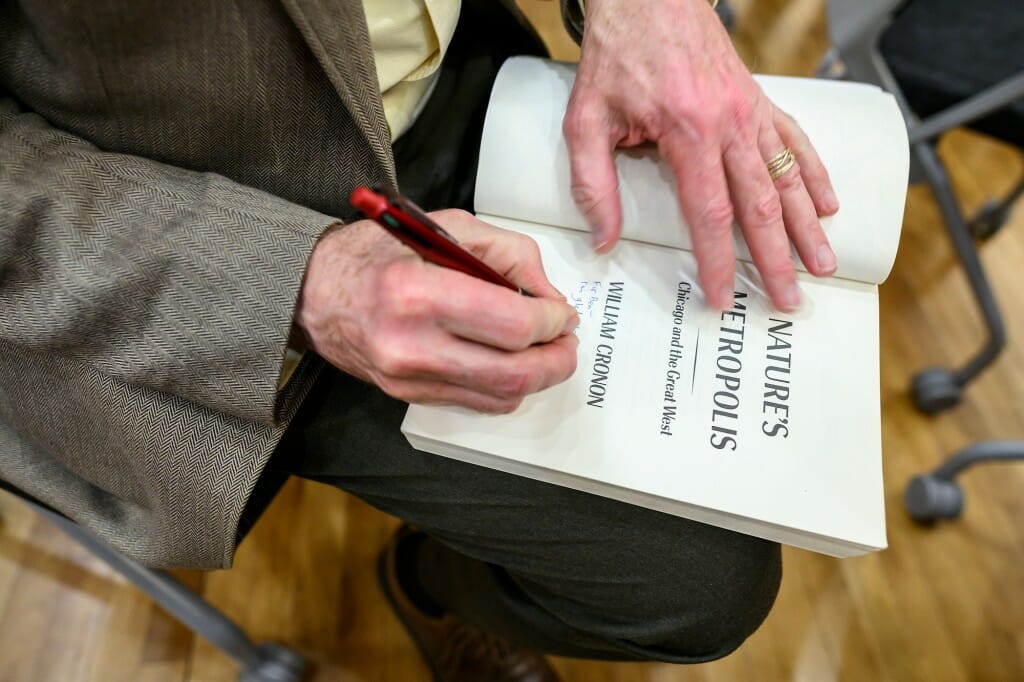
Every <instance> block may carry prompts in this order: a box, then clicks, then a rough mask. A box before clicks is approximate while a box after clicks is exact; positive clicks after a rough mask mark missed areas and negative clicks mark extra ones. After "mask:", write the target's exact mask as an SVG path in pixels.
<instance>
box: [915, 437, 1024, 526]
mask: <svg viewBox="0 0 1024 682" xmlns="http://www.w3.org/2000/svg"><path fill="white" fill-rule="evenodd" d="M1016 459H1019V460H1024V441H988V442H985V443H975V444H974V445H971V446H970V447H967V448H964V449H963V450H961V451H959V452H958V453H956V454H955V455H953V456H952V457H950V458H949V459H947V460H946V461H945V462H944V463H943V464H942V466H940V467H939V468H937V469H935V470H934V471H931V472H929V473H927V474H921V475H920V476H915V477H914V478H913V479H911V481H910V483H908V484H907V487H906V490H905V491H904V493H903V502H904V505H905V506H906V508H907V513H908V514H910V516H911V518H913V519H914V520H915V521H917V522H918V523H920V524H923V525H930V524H932V523H934V522H936V521H938V520H940V519H955V518H957V517H958V516H960V513H961V512H962V511H963V506H964V495H963V490H961V488H960V486H959V485H958V484H957V482H956V477H957V475H958V474H960V472H962V471H964V470H965V469H968V468H970V467H972V466H974V465H976V464H981V463H985V462H998V461H1006V460H1016Z"/></svg>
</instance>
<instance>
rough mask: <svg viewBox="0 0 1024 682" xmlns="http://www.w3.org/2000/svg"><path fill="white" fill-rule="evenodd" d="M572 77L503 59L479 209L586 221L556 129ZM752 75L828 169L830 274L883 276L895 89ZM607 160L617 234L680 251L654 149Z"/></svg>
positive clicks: (895, 209)
mask: <svg viewBox="0 0 1024 682" xmlns="http://www.w3.org/2000/svg"><path fill="white" fill-rule="evenodd" d="M574 77H575V67H574V66H573V65H571V64H562V63H557V62H550V61H545V60H541V59H538V58H534V57H516V58H513V59H510V60H508V61H507V62H506V63H505V65H504V66H503V67H502V69H501V72H500V73H499V75H498V79H497V81H496V82H495V85H494V90H493V91H492V93H491V101H490V105H489V108H488V111H487V121H486V124H485V126H484V134H483V141H482V145H481V150H480V166H479V171H478V174H477V186H476V210H477V211H478V212H479V213H487V214H492V215H500V216H505V217H510V218H515V219H519V220H527V221H531V222H535V223H540V224H544V225H557V226H560V227H568V228H572V229H576V230H587V225H586V222H585V220H584V219H583V217H582V216H581V215H580V213H579V211H577V209H576V207H575V205H574V204H573V201H572V195H571V192H570V177H569V156H568V151H567V149H566V146H565V141H564V139H563V138H562V117H563V115H564V113H565V107H566V104H567V102H568V98H569V92H570V89H571V87H572V81H573V78H574ZM758 82H759V83H760V84H761V86H762V88H763V89H764V91H765V93H766V94H767V95H768V97H769V98H771V99H772V100H773V101H774V102H775V103H776V104H777V105H778V106H779V107H780V108H781V109H782V110H783V111H786V112H787V113H789V114H790V115H791V116H793V117H794V118H795V119H796V120H797V122H798V123H799V124H800V125H801V127H802V128H803V129H804V131H805V132H806V133H807V135H808V137H809V138H810V139H811V141H812V143H813V144H814V145H815V148H816V149H817V151H818V153H819V155H820V156H821V158H822V160H823V162H824V163H825V166H826V168H827V169H828V171H829V173H830V176H831V179H832V184H833V186H834V188H835V190H836V195H837V197H838V198H839V203H840V211H839V213H838V214H837V215H836V216H833V217H830V218H826V219H824V220H823V226H824V228H825V231H826V233H827V234H828V237H829V240H830V241H831V243H832V247H833V250H834V251H835V253H836V257H837V261H838V268H837V271H836V276H837V277H843V278H848V279H855V280H860V281H864V282H872V283H880V282H882V281H883V280H884V279H885V278H886V277H887V276H888V273H889V271H890V269H891V268H892V263H893V261H894V259H895V257H896V247H897V244H898V242H899V233H900V226H901V224H902V218H903V207H904V201H905V198H906V188H907V174H908V167H909V152H908V147H907V135H906V129H905V126H904V123H903V117H902V116H901V114H900V112H899V109H898V107H897V105H896V103H895V101H894V100H893V98H892V96H890V95H888V94H886V93H884V92H882V91H881V90H879V89H878V88H875V87H874V86H868V85H862V84H854V83H840V82H833V81H825V80H813V79H800V78H784V77H769V76H761V77H758ZM616 164H617V167H618V172H619V185H620V187H619V194H620V197H621V199H622V210H623V234H624V236H625V237H626V238H628V239H635V240H639V241H645V242H650V243H655V244H665V245H669V246H673V247H677V248H684V249H689V248H690V238H689V234H688V231H687V228H686V224H685V222H684V220H683V218H682V215H681V212H680V209H679V205H678V202H677V198H676V183H675V179H674V176H673V174H672V172H671V169H670V168H669V167H668V166H667V165H666V164H663V163H660V161H658V159H657V153H656V151H655V150H653V149H652V148H650V147H645V148H638V149H631V150H620V151H618V152H616ZM735 243H736V251H737V255H738V257H739V258H741V259H745V260H749V259H750V252H749V251H748V250H747V248H746V244H745V242H744V241H743V239H742V236H741V235H740V233H739V231H738V230H737V231H736V235H735ZM794 259H795V261H796V263H797V267H798V268H801V269H803V265H802V264H801V263H800V261H799V258H796V257H795V256H794ZM754 277H755V278H756V273H755V274H754Z"/></svg>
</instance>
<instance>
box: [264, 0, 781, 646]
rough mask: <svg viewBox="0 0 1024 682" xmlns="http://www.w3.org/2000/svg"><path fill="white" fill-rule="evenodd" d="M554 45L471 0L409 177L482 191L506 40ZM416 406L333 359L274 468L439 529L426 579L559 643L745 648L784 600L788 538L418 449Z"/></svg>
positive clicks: (455, 202)
mask: <svg viewBox="0 0 1024 682" xmlns="http://www.w3.org/2000/svg"><path fill="white" fill-rule="evenodd" d="M502 18H504V19H505V21H504V24H505V25H504V27H502V26H501V25H500V23H501V21H500V20H501V19H502ZM495 21H497V22H498V25H494V24H493V23H492V22H495ZM470 29H475V30H470ZM479 35H490V36H497V35H500V36H502V39H501V40H500V41H491V42H488V43H486V44H483V43H481V41H479V40H476V39H474V38H475V37H476V36H479ZM538 51H539V46H537V45H536V43H533V41H532V39H531V37H530V36H529V35H528V34H525V33H524V32H522V31H517V27H516V26H515V25H514V24H512V23H511V22H509V21H508V18H507V16H504V17H501V16H499V17H498V18H497V19H496V18H495V15H494V13H493V12H491V13H486V12H485V13H480V11H479V10H478V9H477V8H476V7H475V6H474V4H473V3H465V4H464V6H463V12H462V15H461V18H460V23H459V28H458V30H457V32H456V35H455V39H454V41H453V43H452V45H451V49H450V51H449V53H448V55H447V56H446V59H445V67H444V68H445V71H444V73H443V74H442V76H441V79H440V81H439V83H438V85H437V87H436V89H435V92H434V93H433V95H432V97H431V101H430V102H429V103H428V105H427V107H426V108H425V110H424V112H423V114H422V115H421V117H420V118H419V119H418V120H417V122H416V124H415V125H414V126H413V127H412V128H411V129H410V130H409V131H408V133H407V134H406V136H404V137H403V138H402V139H400V140H399V141H398V143H397V144H396V145H395V159H396V165H397V172H398V178H399V185H400V187H401V188H402V190H403V192H405V193H407V194H410V195H412V196H414V197H415V199H416V200H417V201H418V202H420V203H422V204H423V205H424V206H426V207H429V208H440V207H445V206H461V207H464V208H468V207H470V206H471V201H472V187H473V180H474V176H475V170H476V158H477V151H478V149H479V139H480V133H481V128H482V125H483V114H484V109H485V107H486V99H487V94H488V92H489V90H490V84H491V83H492V82H493V79H494V76H495V74H496V73H497V68H498V66H500V63H501V61H502V58H503V57H504V56H505V55H506V54H525V53H529V52H534V53H536V52H538ZM406 407H407V406H406V404H405V403H402V402H400V401H398V400H394V399H392V398H390V397H388V396H387V395H385V394H383V393H382V392H381V391H379V390H378V389H376V388H375V387H373V386H369V385H367V384H363V383H361V382H359V381H356V380H355V379H352V378H351V377H349V376H347V375H345V374H342V373H340V372H337V371H332V370H325V372H324V374H323V375H322V376H321V378H320V380H319V382H318V384H317V386H316V387H315V388H314V393H313V395H311V396H310V398H309V399H307V401H306V403H305V404H304V406H303V408H302V410H301V412H300V414H299V415H298V417H297V418H296V420H295V422H294V423H293V424H292V427H291V428H290V429H289V431H288V433H287V434H286V435H285V438H284V439H283V440H282V442H281V444H280V446H279V450H278V454H276V455H275V457H274V458H273V460H272V461H271V464H270V467H269V468H270V469H272V470H274V471H277V472H281V473H284V472H287V473H293V474H295V475H298V476H302V477H305V478H310V479H313V480H317V481H322V482H325V483H329V484H331V485H334V486H337V487H339V488H342V489H343V490H346V491H348V492H350V493H353V494H355V495H358V496H359V497H361V498H362V499H364V500H366V501H367V502H369V503H370V504H372V505H374V506H376V507H378V508H379V509H382V510H384V511H386V512H388V513H389V514H393V515H395V516H398V517H400V518H402V519H405V520H406V521H408V522H410V523H412V524H413V525H415V526H417V527H419V528H420V529H422V530H425V531H426V532H428V533H429V534H430V535H431V536H432V538H433V539H431V540H427V541H426V542H425V543H424V544H423V545H422V547H421V550H420V553H419V557H418V566H417V569H416V570H417V573H418V575H419V579H420V583H421V584H422V585H423V586H424V587H425V588H426V590H427V591H428V593H429V594H430V596H431V597H433V599H434V600H435V601H437V602H438V603H440V604H443V605H445V606H446V607H448V608H449V609H451V610H452V611H454V612H455V613H456V614H457V615H459V616H460V617H461V618H463V619H464V620H466V621H468V622H470V623H472V624H474V625H477V626H478V627H481V628H483V629H485V630H488V631H490V632H493V633H495V634H498V635H501V636H504V637H507V638H508V639H511V640H513V641H515V642H517V643H518V644H520V645H523V646H526V647H529V648H532V649H535V650H538V651H543V652H547V653H551V654H558V655H565V656H577V657H584V658H605V659H623V660H650V659H657V660H664V661H674V662H697V661H704V660H709V659H713V658H718V657H720V656H724V655H725V654H727V653H729V652H730V651H732V650H733V649H735V648H736V647H737V646H739V645H740V643H742V642H743V640H744V639H745V638H746V637H747V636H748V635H749V634H750V633H751V632H753V631H754V630H755V629H756V628H757V626H758V625H759V624H760V623H761V621H762V620H763V619H764V618H765V616H766V615H767V613H768V610H769V609H770V608H771V605H772V602H773V601H774V599H775V594H776V592H777V591H778V587H779V580H780V578H781V572H782V563H781V556H780V551H779V546H778V545H777V544H775V543H771V542H767V541H764V540H758V539H755V538H752V537H749V536H745V535H740V534H738V533H733V532H730V531H725V530H720V529H717V528H713V527H711V526H707V525H704V524H700V523H696V522H692V521H687V520H685V519H680V518H677V517H674V516H670V515H667V514H662V513H659V512H654V511H650V510H647V509H642V508H639V507H635V506H632V505H628V504H624V503H621V502H616V501H613V500H609V499H607V498H603V497H597V496H595V495H590V494H587V493H582V492H578V491H575V490H570V489H567V488H562V487H560V486H554V485H550V484H546V483H540V482H537V481H533V480H530V479H526V478H522V477H518V476H512V475H510V474H505V473H502V472H498V471H494V470H491V469H487V468H483V467H478V466H474V465H470V464H465V463H463V462H459V461H456V460H452V459H448V458H444V457H439V456H436V455H431V454H426V453H421V452H417V451H416V450H413V449H412V448H411V447H410V446H409V444H408V443H407V442H406V440H405V438H404V437H403V436H402V435H401V433H400V431H399V428H400V425H401V422H402V417H403V416H404V414H405V410H406Z"/></svg>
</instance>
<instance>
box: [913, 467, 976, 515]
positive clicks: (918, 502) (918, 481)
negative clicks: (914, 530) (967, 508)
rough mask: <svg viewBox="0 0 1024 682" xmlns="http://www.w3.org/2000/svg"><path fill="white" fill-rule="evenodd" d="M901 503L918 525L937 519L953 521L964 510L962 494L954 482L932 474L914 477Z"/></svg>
mask: <svg viewBox="0 0 1024 682" xmlns="http://www.w3.org/2000/svg"><path fill="white" fill-rule="evenodd" d="M903 503H904V505H906V507H907V513H908V514H910V517H911V518H912V519H914V520H915V521H917V522H918V523H920V524H930V523H934V522H935V521H938V520H939V519H955V518H956V517H958V516H960V512H961V511H963V508H964V493H963V491H962V490H960V486H959V485H957V483H956V481H949V480H945V479H941V478H937V477H936V476H935V475H933V474H923V475H921V476H915V477H914V478H913V479H911V481H910V483H908V484H907V489H906V490H905V491H904V492H903Z"/></svg>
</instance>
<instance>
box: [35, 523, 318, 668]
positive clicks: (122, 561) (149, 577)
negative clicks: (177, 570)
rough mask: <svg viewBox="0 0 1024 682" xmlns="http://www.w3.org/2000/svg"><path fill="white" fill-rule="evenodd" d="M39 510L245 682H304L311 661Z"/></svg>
mask: <svg viewBox="0 0 1024 682" xmlns="http://www.w3.org/2000/svg"><path fill="white" fill-rule="evenodd" d="M29 504H31V503H29ZM33 506H34V507H35V508H36V510H37V511H38V512H39V513H40V514H41V515H42V516H45V517H46V518H47V519H48V520H49V521H51V522H52V523H53V524H54V525H56V526H57V527H58V528H60V529H61V530H62V531H64V532H65V533H66V534H68V535H70V536H71V537H72V538H73V539H74V540H75V541H77V542H78V543H80V544H81V545H83V546H84V547H85V548H86V549H88V550H89V551H91V552H92V553H93V554H95V555H96V556H98V557H99V558H101V559H103V561H105V562H106V563H107V564H109V565H110V566H111V567H113V568H114V569H116V570H117V571H118V572H119V573H121V575H123V576H124V577H126V578H127V579H128V580H130V581H131V582H132V583H133V584H134V585H135V586H136V587H138V588H139V589H140V590H142V591H143V592H145V593H146V594H147V595H148V596H149V597H150V598H151V599H152V600H153V601H155V602H156V603H157V604H159V605H160V606H161V607H163V609H164V610H165V611H167V612H168V613H169V614H170V615H172V616H174V617H175V618H176V619H178V620H179V621H181V622H182V623H183V624H184V625H185V626H187V627H188V628H189V629H190V630H192V631H193V632H195V633H196V634H198V635H200V636H202V637H203V638H205V639H206V640H208V641H209V642H210V643H211V644H213V645H214V646H215V647H217V648H218V649H220V650H221V651H223V652H224V653H226V654H227V655H228V656H231V657H232V658H234V659H235V660H236V661H237V662H238V664H239V666H240V668H241V673H240V676H239V679H241V680H244V681H245V682H298V681H299V680H301V679H302V676H303V675H304V673H305V670H306V661H305V659H304V658H303V657H302V655H301V654H299V653H298V652H296V651H293V650H291V649H288V648H286V647H284V646H281V645H277V644H270V643H267V644H261V645H256V644H254V643H253V642H252V640H250V639H249V637H248V636H246V634H245V633H244V632H243V631H242V630H241V628H239V627H238V626H237V625H236V624H235V623H234V622H233V621H231V620H230V619H229V618H228V617H227V616H225V615H224V614H223V613H222V612H221V611H219V610H218V609H216V608H214V607H213V606H212V605H210V603H209V602H207V601H206V600H205V599H202V598H201V597H200V596H199V595H197V594H196V593H195V592H193V591H192V590H190V589H188V588H187V587H185V586H184V585H182V584H181V583H180V582H178V581H177V580H175V579H174V578H173V577H172V576H170V575H169V574H167V573H164V572H163V571H157V570H153V569H149V568H146V567H144V566H141V565H140V564H137V563H135V562H134V561H132V560H131V559H128V558H127V557H125V556H124V555H122V554H120V553H119V552H117V551H115V550H114V549H113V548H111V547H110V546H109V545H107V544H106V543H104V542H102V541H101V540H100V539H99V538H97V537H96V536H94V535H93V534H92V533H90V532H89V531H87V530H85V529H84V528H82V527H81V526H79V525H78V524H76V523H75V522H74V521H71V520H70V519H67V518H65V517H63V516H61V515H60V514H56V513H54V512H52V511H50V510H49V509H45V508H43V507H39V506H37V505H33Z"/></svg>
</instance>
